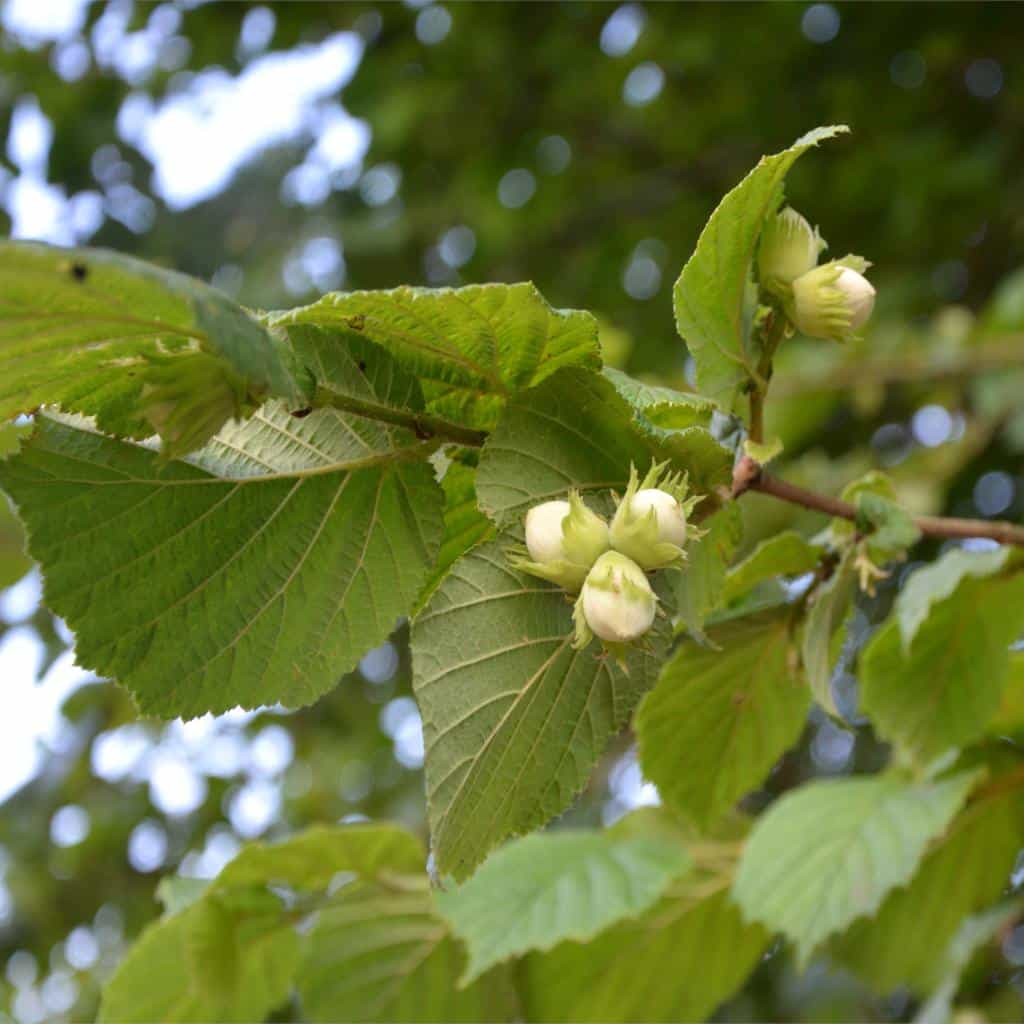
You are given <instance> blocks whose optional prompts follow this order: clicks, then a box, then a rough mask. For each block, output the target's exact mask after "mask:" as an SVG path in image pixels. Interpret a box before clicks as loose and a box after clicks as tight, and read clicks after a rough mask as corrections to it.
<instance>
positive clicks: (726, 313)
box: [672, 125, 847, 408]
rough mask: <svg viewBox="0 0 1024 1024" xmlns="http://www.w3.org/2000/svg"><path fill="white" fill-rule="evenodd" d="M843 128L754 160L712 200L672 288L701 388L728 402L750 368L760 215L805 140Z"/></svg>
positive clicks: (772, 204) (773, 204)
mask: <svg viewBox="0 0 1024 1024" xmlns="http://www.w3.org/2000/svg"><path fill="white" fill-rule="evenodd" d="M845 131H847V128H846V127H845V126H843V125H836V126H832V127H828V128H817V129H815V130H814V131H812V132H809V133H808V134H807V135H804V136H803V137H802V138H800V139H797V141H796V142H795V143H793V145H792V146H790V147H789V149H785V150H783V151H782V152H781V153H776V154H774V155H773V156H766V157H762V159H761V161H760V163H758V165H757V167H755V168H754V169H753V170H752V171H751V172H750V173H749V174H748V175H747V176H746V177H745V178H744V179H743V181H741V182H740V183H739V184H738V185H737V186H736V187H735V188H734V189H733V190H732V191H731V192H729V193H728V194H727V195H726V196H725V198H724V199H723V200H722V201H721V203H719V205H718V208H717V209H716V210H715V212H714V213H713V214H712V215H711V218H710V220H709V221H708V223H707V226H706V227H705V228H704V230H703V232H702V233H701V236H700V239H699V240H698V241H697V247H696V249H695V251H694V253H693V255H692V256H691V257H690V259H689V261H688V262H687V264H686V266H685V267H683V271H682V273H681V274H680V275H679V280H678V281H676V284H675V288H674V290H673V293H672V297H673V302H674V305H675V314H676V326H677V328H678V330H679V334H680V337H682V339H683V340H684V341H685V342H686V344H687V347H688V348H689V350H690V353H691V355H692V356H693V359H694V362H695V363H696V366H697V385H698V389H699V390H700V392H701V393H702V394H703V395H706V396H708V397H709V398H712V399H715V400H717V401H719V402H721V403H722V404H723V405H724V406H726V407H727V408H728V407H730V406H731V404H732V401H733V398H734V395H735V393H736V390H737V388H738V387H739V386H740V385H741V384H742V383H743V382H744V381H746V380H747V379H748V378H750V377H751V376H752V374H753V370H754V368H755V362H756V356H755V354H754V353H753V352H752V349H751V339H750V337H749V331H750V320H751V314H752V311H753V309H752V306H753V305H755V304H756V299H754V300H752V299H751V295H750V289H749V282H750V273H751V266H752V263H753V260H754V254H755V251H756V247H757V241H758V238H759V237H760V235H761V228H762V226H763V224H764V220H765V218H766V217H767V216H768V214H770V213H774V212H775V210H776V209H777V208H778V206H779V203H780V202H781V201H782V188H783V182H784V180H785V177H786V174H787V173H788V171H789V169H790V168H791V167H792V166H793V164H794V162H795V161H796V160H797V159H798V158H799V157H800V156H801V155H802V154H803V153H805V152H807V150H808V149H810V148H811V147H812V146H816V145H817V144H818V143H819V142H822V141H823V140H825V139H830V138H832V137H833V136H835V135H838V134H840V133H841V132H845Z"/></svg>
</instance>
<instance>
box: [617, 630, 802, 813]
mask: <svg viewBox="0 0 1024 1024" xmlns="http://www.w3.org/2000/svg"><path fill="white" fill-rule="evenodd" d="M710 640H711V642H712V643H713V644H714V645H715V647H714V648H710V647H702V646H699V645H698V644H696V643H693V642H689V643H684V644H683V645H682V646H681V647H680V648H679V650H678V651H677V652H676V654H675V655H674V656H673V658H672V660H671V661H669V662H668V664H667V665H665V668H664V669H663V670H662V673H661V678H660V679H659V680H658V685H657V687H656V688H655V689H654V690H653V691H652V692H651V693H650V694H648V696H647V697H645V698H644V701H643V703H642V704H641V705H640V710H639V712H638V714H637V720H636V730H637V737H638V739H639V743H640V763H641V765H642V766H643V770H644V774H645V775H646V776H647V778H649V779H650V780H651V781H652V782H654V783H655V784H656V785H657V786H658V788H659V790H660V792H661V795H662V797H663V798H664V799H665V800H666V801H667V802H668V803H669V804H671V805H672V806H674V807H676V808H678V809H679V810H680V811H682V812H683V813H684V814H685V815H686V816H687V817H688V818H690V819H692V820H693V821H694V822H696V823H697V824H698V825H700V826H701V827H703V828H706V827H707V826H708V825H710V824H712V823H713V822H714V821H715V820H716V819H717V818H719V817H721V816H722V815H723V814H724V813H725V812H726V811H728V810H729V809H730V808H731V807H732V806H733V805H734V804H735V803H736V801H737V800H738V799H739V798H740V797H741V796H743V795H744V794H746V793H748V792H750V790H752V789H754V788H755V787H756V786H757V785H759V784H760V783H761V781H762V780H763V779H764V778H765V776H766V775H767V774H768V772H769V771H770V770H771V768H772V765H774V764H775V762H776V761H777V760H778V759H779V757H780V756H781V755H782V754H783V753H784V752H785V751H786V750H787V749H788V748H789V747H791V746H792V745H793V744H794V743H795V742H796V741H797V739H798V738H799V737H800V732H801V730H802V728H803V725H804V721H805V719H806V717H807V709H808V707H809V706H810V693H809V692H808V690H807V685H806V683H805V682H804V681H803V679H801V678H800V677H799V676H798V675H795V674H794V671H793V664H794V659H793V657H792V650H791V648H792V639H791V637H790V634H789V625H788V616H786V615H782V616H780V615H772V614H767V615H761V616H757V617H753V618H747V619H739V620H737V621H735V622H729V623H725V624H723V625H721V626H719V627H717V628H716V629H712V630H711V631H710Z"/></svg>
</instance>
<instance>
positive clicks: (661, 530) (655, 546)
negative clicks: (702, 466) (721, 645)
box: [510, 463, 702, 657]
mask: <svg viewBox="0 0 1024 1024" xmlns="http://www.w3.org/2000/svg"><path fill="white" fill-rule="evenodd" d="M665 465H666V464H665V463H661V464H657V463H656V464H654V465H652V466H651V469H650V471H649V472H648V473H647V475H646V476H645V477H644V478H643V480H640V479H639V476H638V474H637V471H636V468H635V467H633V466H631V467H630V474H629V486H628V487H627V488H626V493H625V494H624V495H623V496H622V498H621V499H619V500H618V504H617V507H616V510H615V515H614V516H613V517H612V521H611V523H610V524H609V523H607V522H606V521H605V520H604V519H603V518H602V517H601V516H600V515H598V514H597V513H596V512H594V511H593V510H592V509H590V508H588V507H587V506H586V505H585V504H584V503H583V499H582V498H581V497H580V496H579V494H578V492H576V491H570V492H569V494H568V495H567V497H566V500H559V501H546V502H544V503H543V504H542V505H535V506H534V507H533V508H531V509H530V511H529V512H527V514H526V549H525V551H524V550H523V549H522V548H518V549H514V550H513V551H512V553H511V559H510V560H511V563H512V565H513V567H514V568H516V569H519V570H521V571H522V572H526V573H530V574H531V575H533V576H539V577H540V578H541V579H545V580H549V581H551V582H552V583H557V584H558V586H560V587H561V588H562V589H563V590H565V591H566V592H567V593H569V594H573V595H576V604H575V609H574V612H573V621H574V623H575V625H576V634H575V637H574V640H573V646H574V647H576V648H581V647H584V646H586V644H588V643H589V642H590V640H591V639H592V638H593V637H594V636H596V637H598V639H599V640H600V641H601V642H602V643H603V644H604V646H605V647H606V648H609V649H610V650H611V651H612V652H613V653H615V654H616V655H617V656H619V657H621V656H622V654H623V649H624V647H625V645H627V644H630V643H632V642H633V641H635V640H638V639H639V638H640V637H642V636H643V635H644V634H645V633H646V632H647V631H648V630H649V629H650V628H651V626H652V624H653V623H654V617H655V614H656V613H657V608H658V598H657V595H656V594H655V593H654V590H653V589H652V587H651V583H650V580H649V579H648V577H647V574H648V573H651V572H655V571H657V570H659V569H668V568H673V567H675V568H682V566H683V565H684V564H685V562H686V552H685V550H684V549H685V546H686V543H687V541H688V540H691V539H693V538H696V537H698V536H700V535H701V532H702V531H700V530H698V529H697V528H696V527H694V526H692V525H690V523H689V522H688V518H689V516H690V513H691V512H692V511H693V507H694V506H695V505H696V504H697V502H698V501H700V500H701V499H700V497H687V485H686V478H685V476H682V475H680V474H665V473H664V469H665ZM527 556H528V557H527Z"/></svg>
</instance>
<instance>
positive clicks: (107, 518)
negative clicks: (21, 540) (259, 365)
mask: <svg viewBox="0 0 1024 1024" xmlns="http://www.w3.org/2000/svg"><path fill="white" fill-rule="evenodd" d="M366 388H367V390H368V392H369V393H370V394H375V392H373V391H372V389H371V388H370V386H369V384H367V385H366ZM386 396H387V392H386V391H385V392H384V397H385V398H386ZM423 454H424V449H423V445H422V443H421V442H417V441H416V439H415V438H414V437H413V436H412V435H411V434H409V433H408V432H406V431H404V430H401V429H398V428H394V427H389V426H387V425H383V424H380V423H377V422H375V421H371V420H366V419H362V418H359V417H355V416H350V415H345V414H342V413H341V412H339V411H337V410H333V409H323V410H320V411H317V412H314V413H313V414H312V415H310V416H308V417H306V418H304V419H295V418H294V417H292V416H290V415H289V414H288V412H287V410H286V409H285V408H284V407H282V406H280V405H273V404H272V405H268V406H266V407H265V408H264V409H262V410H261V411H260V412H259V413H258V414H257V415H255V416H254V417H252V418H251V419H250V420H249V421H247V422H246V423H244V424H231V425H229V426H228V427H226V428H225V429H224V430H222V431H221V433H220V434H219V435H218V436H217V438H215V439H214V440H213V441H212V442H211V443H210V445H208V446H207V447H206V448H205V449H203V450H202V451H201V452H200V453H198V454H197V456H196V458H195V459H194V460H192V461H190V462H171V463H167V462H165V461H163V460H162V459H161V458H160V457H159V456H158V455H156V454H155V453H154V452H152V451H149V450H147V449H145V448H142V447H139V446H136V445H133V444H130V443H126V442H121V441H115V440H113V439H110V438H104V437H101V436H99V435H96V434H93V433H91V432H89V431H87V430H84V429H78V428H77V427H76V426H72V425H69V424H66V423H61V422H56V421H54V420H48V419H43V420H42V421H41V422H40V424H39V427H38V429H37V433H36V435H35V437H34V438H33V440H32V441H31V442H30V443H29V444H27V445H26V446H25V447H24V448H23V449H22V451H21V453H20V454H19V455H18V456H16V457H14V458H12V459H9V460H7V461H6V462H4V463H0V484H2V485H3V486H4V487H5V488H6V489H7V490H8V492H9V493H10V494H11V495H12V497H13V498H14V499H15V501H16V502H17V503H18V505H19V508H20V511H21V514H22V517H23V519H24V520H25V521H26V523H27V524H28V528H29V535H30V548H31V552H32V554H33V555H34V557H36V558H37V559H38V560H39V561H40V562H41V563H42V564H43V567H44V573H45V580H46V598H47V603H48V604H49V606H50V607H51V608H52V609H54V610H55V611H56V612H58V614H60V615H62V616H63V617H64V618H65V619H66V620H67V621H68V623H69V624H70V625H71V626H72V628H73V629H74V630H75V632H76V635H77V639H78V644H77V652H78V658H79V662H80V663H81V664H83V665H86V666H89V667H92V668H94V669H96V670H97V671H99V672H102V673H104V674H106V675H110V676H113V677H114V678H116V679H118V680H120V681H121V682H122V683H124V684H125V685H126V686H127V687H128V688H129V689H130V690H131V691H132V693H133V694H134V695H135V697H136V699H137V701H138V703H139V705H140V707H142V708H143V709H144V710H146V711H148V712H150V713H154V714H162V715H168V716H173V715H185V716H190V715H198V714H202V713H204V712H206V711H222V710H225V709H227V708H230V707H233V706H235V705H237V704H242V705H245V706H249V707H252V706H256V705H259V704H262V703H275V702H277V701H281V702H283V703H285V704H289V705H298V704H303V703H308V702H310V701H312V700H314V699H315V698H316V697H317V696H319V695H320V694H322V693H324V692H325V691H326V690H328V689H330V688H331V687H332V686H333V685H334V684H335V683H336V682H337V680H338V679H339V678H340V677H341V675H342V674H343V673H344V672H345V671H348V670H349V669H351V668H352V667H353V666H354V665H355V663H356V662H357V661H358V659H359V658H360V657H361V656H362V654H363V653H365V651H367V650H368V649H370V648H372V647H374V646H376V645H378V644H380V643H382V642H383V641H384V639H385V638H386V637H387V635H388V634H389V633H390V631H391V630H392V629H393V628H394V625H395V623H396V621H397V619H398V618H399V617H400V616H401V615H403V614H406V613H408V611H409V610H410V608H411V607H412V605H413V602H414V601H415V599H416V596H417V594H418V592H419V589H420V587H421V585H422V583H423V581H424V580H425V579H426V576H427V573H428V572H429V569H430V567H431V565H432V563H433V560H434V557H435V555H436V552H437V547H438V544H439V541H440V534H441V501H442V496H441V493H440V489H439V488H438V486H437V484H436V483H435V481H434V475H433V471H432V470H431V468H430V466H429V465H428V464H427V463H426V462H423V461H415V460H418V459H421V458H422V456H423Z"/></svg>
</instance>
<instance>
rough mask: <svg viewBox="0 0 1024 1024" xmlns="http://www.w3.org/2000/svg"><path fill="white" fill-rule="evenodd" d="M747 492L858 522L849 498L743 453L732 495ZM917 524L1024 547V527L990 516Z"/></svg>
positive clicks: (924, 519)
mask: <svg viewBox="0 0 1024 1024" xmlns="http://www.w3.org/2000/svg"><path fill="white" fill-rule="evenodd" d="M747 491H757V492H758V493H759V494H768V495H771V497H773V498H778V499H779V500H780V501H786V502H789V504H791V505H799V506H801V507H802V508H809V509H812V510H813V511H815V512H821V513H823V514H824V515H827V516H836V517H838V518H839V519H849V520H850V521H851V522H855V521H856V519H857V509H856V508H855V507H854V506H853V505H851V504H850V503H849V502H848V501H841V500H840V499H839V498H830V497H829V496H828V495H826V494H817V493H815V492H814V491H809V490H807V489H806V488H804V487H798V486H797V485H796V484H791V483H788V482H787V481H785V480H779V479H778V478H777V477H773V476H769V475H768V474H767V473H765V472H764V469H763V468H762V467H761V466H760V464H759V463H757V462H756V461H755V460H754V459H752V458H750V456H749V455H744V456H743V457H742V458H741V459H740V460H739V461H738V462H737V463H736V468H735V470H734V471H733V478H732V497H733V498H739V497H740V496H741V495H743V494H745V493H746V492H747ZM913 518H914V523H915V524H916V525H917V528H918V529H919V530H920V531H921V533H922V534H923V535H924V536H925V537H941V538H952V539H958V540H962V539H965V538H967V537H986V538H988V539H989V540H994V541H996V542H998V543H999V544H1012V545H1014V546H1016V547H1024V527H1022V526H1017V525H1015V524H1014V523H1007V522H1003V521H1001V520H988V519H946V518H943V517H941V516H914V517H913Z"/></svg>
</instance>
